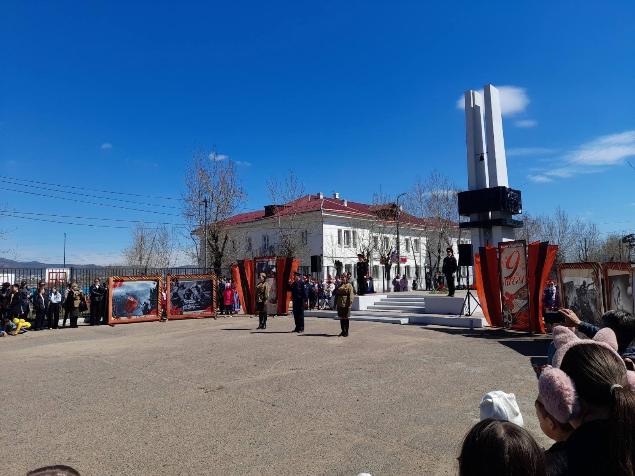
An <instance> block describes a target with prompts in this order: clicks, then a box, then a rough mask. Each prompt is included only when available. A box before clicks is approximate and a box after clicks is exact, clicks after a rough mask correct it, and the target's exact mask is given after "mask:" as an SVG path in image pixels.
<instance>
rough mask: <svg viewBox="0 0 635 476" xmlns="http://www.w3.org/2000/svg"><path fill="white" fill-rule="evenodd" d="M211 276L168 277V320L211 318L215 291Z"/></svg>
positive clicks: (213, 312)
mask: <svg viewBox="0 0 635 476" xmlns="http://www.w3.org/2000/svg"><path fill="white" fill-rule="evenodd" d="M214 279H215V278H214V276H213V275H189V276H187V275H182V276H169V277H168V296H169V301H168V312H167V314H168V318H169V319H186V318H199V317H213V316H214V315H215V314H216V312H215V305H214V304H215V303H214V296H215V292H214V290H215V289H216V286H215V283H214Z"/></svg>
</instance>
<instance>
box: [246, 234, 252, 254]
mask: <svg viewBox="0 0 635 476" xmlns="http://www.w3.org/2000/svg"><path fill="white" fill-rule="evenodd" d="M252 248H253V244H252V243H251V236H248V237H247V251H251V250H252Z"/></svg>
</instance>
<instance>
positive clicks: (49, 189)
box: [0, 178, 178, 209]
mask: <svg viewBox="0 0 635 476" xmlns="http://www.w3.org/2000/svg"><path fill="white" fill-rule="evenodd" d="M0 182H3V183H8V184H9V185H16V186H18V187H24V186H25V185H26V184H24V183H20V182H17V181H10V180H5V179H2V178H0ZM24 182H28V180H24ZM39 188H40V189H43V190H45V191H49V192H55V193H63V192H65V190H56V189H54V188H50V187H41V186H40V187H39ZM74 195H81V196H84V197H89V198H97V199H100V200H116V201H118V202H123V203H131V204H133V205H143V206H148V207H158V208H173V209H176V208H178V207H175V206H173V205H162V204H160V203H147V202H146V203H143V202H136V201H134V200H126V199H123V198H115V197H102V196H99V195H91V194H88V193H77V192H75V193H74Z"/></svg>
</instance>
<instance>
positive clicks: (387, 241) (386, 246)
mask: <svg viewBox="0 0 635 476" xmlns="http://www.w3.org/2000/svg"><path fill="white" fill-rule="evenodd" d="M389 250H390V238H388V237H387V236H384V251H385V252H388V251H389Z"/></svg>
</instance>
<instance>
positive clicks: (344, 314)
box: [335, 274, 355, 337]
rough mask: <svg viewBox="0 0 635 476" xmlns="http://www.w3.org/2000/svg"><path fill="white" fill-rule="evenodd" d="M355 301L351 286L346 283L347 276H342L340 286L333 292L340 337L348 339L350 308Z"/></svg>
mask: <svg viewBox="0 0 635 476" xmlns="http://www.w3.org/2000/svg"><path fill="white" fill-rule="evenodd" d="M353 299H355V293H354V292H353V285H352V284H351V283H349V282H348V275H347V274H344V275H343V276H342V285H341V286H340V287H339V288H337V289H336V290H335V306H336V307H337V317H339V318H340V327H341V328H342V332H341V333H340V337H348V324H349V317H350V316H351V306H352V305H353Z"/></svg>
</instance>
